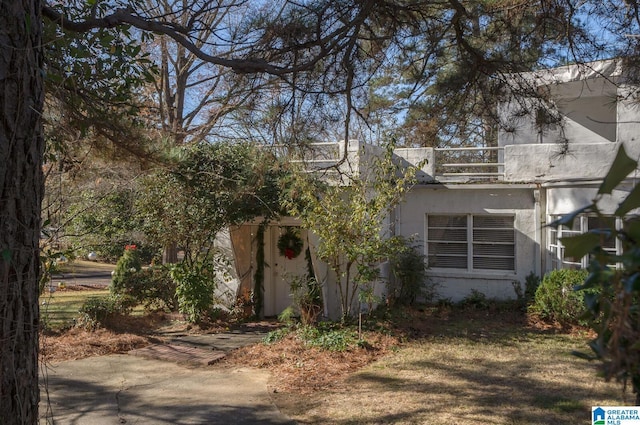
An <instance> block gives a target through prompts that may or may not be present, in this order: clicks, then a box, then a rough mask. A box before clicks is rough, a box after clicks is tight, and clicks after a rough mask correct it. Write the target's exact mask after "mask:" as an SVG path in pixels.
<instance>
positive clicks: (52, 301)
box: [40, 289, 109, 330]
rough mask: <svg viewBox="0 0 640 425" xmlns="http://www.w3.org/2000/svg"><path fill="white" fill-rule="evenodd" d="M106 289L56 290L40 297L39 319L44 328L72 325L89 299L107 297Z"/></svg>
mask: <svg viewBox="0 0 640 425" xmlns="http://www.w3.org/2000/svg"><path fill="white" fill-rule="evenodd" d="M108 295H109V290H108V289H99V290H82V291H79V290H72V289H67V290H58V291H56V292H53V293H50V292H49V291H45V292H44V293H43V294H42V295H40V317H41V321H42V323H43V325H44V326H46V327H47V328H49V329H53V330H57V329H62V328H66V327H69V326H71V325H73V323H74V319H76V318H77V317H78V315H79V313H78V310H79V309H80V307H81V306H82V305H83V304H84V303H85V302H86V301H87V300H88V299H89V298H95V297H107V296H108Z"/></svg>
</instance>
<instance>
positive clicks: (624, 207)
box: [615, 185, 640, 217]
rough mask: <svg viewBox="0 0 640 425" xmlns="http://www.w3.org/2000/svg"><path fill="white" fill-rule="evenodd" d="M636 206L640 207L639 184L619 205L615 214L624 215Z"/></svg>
mask: <svg viewBox="0 0 640 425" xmlns="http://www.w3.org/2000/svg"><path fill="white" fill-rule="evenodd" d="M635 208H640V185H637V186H636V187H634V188H633V189H632V190H631V192H629V194H628V195H627V197H626V198H625V199H624V201H622V202H621V203H620V205H618V209H617V210H616V213H615V214H616V215H617V216H618V217H622V216H624V215H625V214H626V213H628V212H629V211H631V210H633V209H635Z"/></svg>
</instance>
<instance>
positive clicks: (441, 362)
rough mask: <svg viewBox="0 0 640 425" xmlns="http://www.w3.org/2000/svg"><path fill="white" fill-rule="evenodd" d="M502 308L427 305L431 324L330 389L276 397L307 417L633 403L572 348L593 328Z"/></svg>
mask: <svg viewBox="0 0 640 425" xmlns="http://www.w3.org/2000/svg"><path fill="white" fill-rule="evenodd" d="M501 315H502V313H500V312H488V311H487V312H476V313H473V314H471V315H469V314H463V315H462V316H461V317H456V314H455V313H452V314H451V315H450V316H448V317H444V318H443V317H435V316H433V315H430V314H429V313H425V314H424V315H423V317H421V318H419V319H417V320H420V321H421V322H422V323H421V324H420V323H418V322H416V326H424V327H428V331H427V332H424V336H422V337H420V338H418V339H416V340H413V341H411V342H408V343H406V344H404V345H403V346H402V347H400V348H399V350H398V351H397V352H395V353H393V354H391V355H387V356H385V357H384V358H382V359H381V360H378V361H376V362H375V363H372V364H370V365H369V366H367V367H365V368H364V369H362V370H360V371H358V372H357V373H355V374H353V375H351V376H349V377H348V378H347V379H346V380H345V381H343V382H339V383H337V384H336V385H335V386H334V387H333V388H331V389H329V390H328V391H323V392H320V393H318V392H315V393H311V394H308V395H304V396H300V395H298V394H294V393H277V394H274V401H275V402H276V404H277V405H278V406H279V407H280V408H281V410H282V411H283V412H284V413H286V414H288V415H290V416H291V417H292V418H293V419H294V420H296V421H298V422H299V423H304V424H327V423H330V424H345V425H346V424H353V425H358V424H436V425H437V424H443V425H447V424H456V425H471V424H474V425H475V424H510V425H515V424H522V425H533V424H588V423H591V419H590V415H591V406H598V405H621V404H625V402H624V400H623V397H622V394H621V389H620V386H618V385H616V384H613V383H610V384H607V383H605V382H604V381H603V380H602V379H601V378H598V377H597V373H596V372H597V370H596V366H597V365H596V364H594V363H588V362H586V361H584V360H581V359H579V358H577V357H575V356H573V355H572V354H571V351H572V350H585V351H586V349H585V343H586V341H587V339H588V338H587V337H586V335H584V334H582V335H581V334H577V333H575V332H574V333H572V334H571V335H568V334H559V333H554V332H549V331H541V330H540V329H536V328H534V327H531V326H529V325H527V324H526V322H525V321H524V319H522V320H519V319H514V318H513V317H511V316H513V313H505V316H507V315H508V316H509V317H502V316H501ZM628 396H629V399H630V400H629V402H632V401H633V397H632V394H629V395H628Z"/></svg>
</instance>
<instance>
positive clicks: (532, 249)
mask: <svg viewBox="0 0 640 425" xmlns="http://www.w3.org/2000/svg"><path fill="white" fill-rule="evenodd" d="M537 211H538V210H537V209H536V204H535V199H534V189H533V188H530V187H526V188H514V187H509V186H507V185H505V186H502V187H501V186H500V185H494V186H490V185H459V186H454V185H450V186H448V187H446V186H440V185H438V186H436V185H423V186H420V187H416V188H414V189H413V190H412V192H411V195H410V196H407V199H406V200H405V201H404V202H403V203H402V204H401V205H400V206H399V208H398V210H397V215H396V220H397V224H396V232H397V233H398V234H402V235H404V236H415V238H416V239H417V240H418V241H419V242H420V243H421V245H422V247H423V249H424V241H425V239H426V237H425V236H426V229H425V225H426V215H427V214H508V215H514V220H515V222H514V227H515V230H516V239H515V240H516V271H515V272H501V271H482V272H469V271H466V270H453V269H430V271H429V276H430V277H431V278H432V279H433V280H434V281H435V282H436V283H437V284H439V286H440V287H439V290H438V292H439V296H440V297H441V298H448V299H451V300H452V301H459V300H462V299H463V298H464V297H466V296H468V295H469V294H470V293H471V290H472V289H475V290H477V291H480V292H482V293H484V294H485V295H486V296H488V297H492V298H498V299H509V298H514V297H515V292H514V290H513V285H512V282H513V281H515V280H518V281H520V282H523V283H524V280H525V277H526V276H527V275H528V274H529V273H530V272H532V271H533V272H535V273H537V274H539V267H540V258H539V249H538V246H539V245H538V242H537V241H539V238H540V236H539V229H538V228H537V226H536V220H535V216H536V214H537Z"/></svg>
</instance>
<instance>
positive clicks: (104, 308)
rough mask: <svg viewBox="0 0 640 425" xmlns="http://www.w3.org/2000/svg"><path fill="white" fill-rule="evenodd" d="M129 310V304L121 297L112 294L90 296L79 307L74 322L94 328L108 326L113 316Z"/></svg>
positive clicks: (80, 325) (86, 327) (90, 328)
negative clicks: (76, 318) (78, 314)
mask: <svg viewBox="0 0 640 425" xmlns="http://www.w3.org/2000/svg"><path fill="white" fill-rule="evenodd" d="M130 311H131V307H130V304H129V303H128V302H127V301H126V299H125V298H123V297H119V296H113V295H109V296H108V297H92V298H89V299H88V300H87V301H85V303H84V304H83V305H82V307H80V310H79V312H80V317H79V318H78V320H77V322H76V326H78V327H81V328H85V329H88V330H95V329H98V328H100V327H103V326H108V325H109V323H110V321H111V320H113V319H114V318H115V317H118V316H122V315H125V314H128V313H129V312H130Z"/></svg>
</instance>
